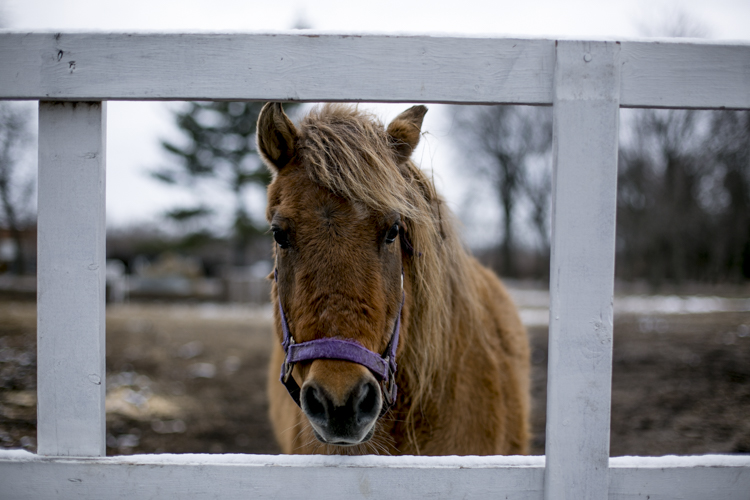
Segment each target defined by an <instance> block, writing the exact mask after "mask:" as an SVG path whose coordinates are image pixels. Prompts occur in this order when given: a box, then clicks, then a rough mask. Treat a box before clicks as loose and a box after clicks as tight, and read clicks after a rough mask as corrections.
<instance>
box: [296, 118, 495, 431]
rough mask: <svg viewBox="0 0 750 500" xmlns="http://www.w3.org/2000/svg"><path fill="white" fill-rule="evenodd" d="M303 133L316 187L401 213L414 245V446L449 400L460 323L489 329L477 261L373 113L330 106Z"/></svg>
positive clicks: (410, 418) (402, 366) (410, 363)
mask: <svg viewBox="0 0 750 500" xmlns="http://www.w3.org/2000/svg"><path fill="white" fill-rule="evenodd" d="M298 133H299V142H298V147H299V149H298V153H299V156H300V160H301V163H302V165H303V166H304V168H305V169H306V171H307V173H308V175H309V177H310V179H311V180H312V181H313V182H315V183H317V184H319V185H320V186H323V187H325V188H327V189H329V190H331V191H332V192H334V193H336V194H338V195H340V196H342V197H344V198H347V199H350V200H356V201H359V202H361V203H364V204H365V205H366V206H368V207H369V208H370V209H372V210H374V211H376V212H377V213H383V214H389V213H392V212H393V211H397V212H398V213H399V214H400V215H401V217H402V221H403V223H404V225H405V231H406V236H407V237H408V239H409V241H410V242H411V245H412V246H413V248H414V252H413V254H412V255H408V254H407V256H406V257H405V259H406V260H405V266H404V268H405V269H404V271H405V273H406V274H407V279H409V280H410V283H411V286H412V290H411V299H412V302H411V307H410V309H409V311H410V317H409V319H408V324H409V327H408V330H407V332H408V339H405V340H407V342H406V343H405V346H404V349H405V351H404V353H403V354H402V355H401V356H402V357H401V359H400V360H399V370H404V372H405V375H406V377H407V380H408V390H409V397H410V400H411V405H410V408H409V413H408V415H407V416H406V427H407V431H408V432H409V438H410V440H411V441H412V443H413V444H414V445H415V446H416V442H417V441H416V436H415V434H414V432H415V431H414V429H415V423H416V421H417V420H418V419H421V418H423V415H424V414H425V410H428V408H427V406H430V407H431V409H434V408H435V407H439V406H440V405H441V403H442V401H443V399H444V398H446V397H450V394H449V393H448V391H447V390H446V387H447V384H446V382H447V381H448V377H449V376H450V372H451V367H453V368H456V360H455V359H454V358H452V356H454V355H455V354H456V353H457V351H458V349H457V348H458V343H459V342H460V341H461V339H459V338H458V337H459V336H458V335H454V333H457V332H458V331H459V325H461V326H462V328H461V330H462V331H463V332H483V331H484V330H485V329H482V328H476V327H475V326H476V325H474V324H471V323H473V322H478V320H477V319H476V318H480V317H482V314H483V312H482V311H480V310H479V309H482V307H483V306H482V305H481V304H482V302H481V301H480V300H478V291H477V288H476V285H475V281H476V280H475V279H472V273H471V269H472V266H471V263H470V259H471V257H470V256H469V254H468V253H467V251H466V249H465V248H464V246H463V245H462V243H461V240H460V238H459V236H458V234H457V231H456V229H455V227H456V225H457V224H456V223H455V221H454V218H453V215H452V214H451V212H450V210H448V208H447V207H446V205H445V202H444V201H443V199H442V198H441V197H440V196H439V195H438V194H437V191H436V190H435V187H434V185H433V183H432V181H431V180H430V179H429V178H428V177H427V176H426V175H425V173H424V172H423V171H422V170H421V169H420V168H419V167H417V166H416V165H415V164H414V163H413V162H412V161H411V160H406V161H401V162H399V161H398V160H397V156H396V155H395V154H394V151H393V138H391V137H389V136H388V134H387V132H386V129H385V127H384V126H383V123H382V122H380V121H379V120H378V119H377V118H376V117H375V116H374V115H372V114H371V113H368V112H366V111H363V110H360V109H358V108H357V107H353V106H347V105H342V104H325V105H323V106H321V107H317V108H315V109H313V111H311V112H310V113H309V114H308V116H307V117H306V118H305V119H303V121H302V122H301V123H300V126H299V129H298ZM473 309H477V310H476V311H475V310H473ZM467 322H470V323H469V324H467ZM467 340H468V341H471V340H469V339H464V340H463V342H466V341H467ZM474 340H475V341H482V340H484V339H474ZM429 413H432V412H429Z"/></svg>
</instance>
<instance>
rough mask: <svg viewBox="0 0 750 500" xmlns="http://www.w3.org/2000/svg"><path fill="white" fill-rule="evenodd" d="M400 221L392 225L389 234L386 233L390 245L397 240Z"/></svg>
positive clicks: (386, 240) (386, 239)
mask: <svg viewBox="0 0 750 500" xmlns="http://www.w3.org/2000/svg"><path fill="white" fill-rule="evenodd" d="M398 228H399V226H398V222H397V223H395V224H394V225H392V226H391V228H390V229H389V230H388V234H386V235H385V242H386V243H388V244H389V245H390V244H391V243H393V242H394V241H396V238H398Z"/></svg>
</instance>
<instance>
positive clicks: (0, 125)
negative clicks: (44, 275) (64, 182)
mask: <svg viewBox="0 0 750 500" xmlns="http://www.w3.org/2000/svg"><path fill="white" fill-rule="evenodd" d="M31 137H32V136H31V133H30V132H29V115H28V113H27V111H26V110H25V109H24V108H23V107H20V106H18V105H16V104H15V103H9V102H0V226H2V227H3V228H5V229H7V230H8V232H9V233H10V236H11V239H12V241H13V243H14V246H15V260H14V262H13V264H12V270H13V271H15V272H16V273H18V274H23V273H24V272H25V271H26V262H25V258H24V245H23V237H22V232H23V230H24V229H26V228H27V227H28V226H29V225H31V224H32V223H33V220H34V208H33V207H34V189H35V187H36V178H35V176H34V174H33V172H29V171H28V170H29V169H28V168H24V167H27V165H24V158H23V154H24V152H25V150H26V148H27V146H28V144H29V142H30V140H31Z"/></svg>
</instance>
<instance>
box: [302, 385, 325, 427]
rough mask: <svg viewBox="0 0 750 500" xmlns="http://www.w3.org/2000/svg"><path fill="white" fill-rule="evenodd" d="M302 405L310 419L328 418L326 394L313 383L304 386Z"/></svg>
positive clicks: (321, 419)
mask: <svg viewBox="0 0 750 500" xmlns="http://www.w3.org/2000/svg"><path fill="white" fill-rule="evenodd" d="M302 407H303V409H304V411H305V413H307V416H308V417H309V418H310V419H313V420H318V421H325V420H326V402H325V396H324V395H323V394H321V391H319V390H318V388H317V387H315V386H313V385H306V386H305V387H303V388H302Z"/></svg>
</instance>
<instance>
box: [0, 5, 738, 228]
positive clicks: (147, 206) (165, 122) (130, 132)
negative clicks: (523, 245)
mask: <svg viewBox="0 0 750 500" xmlns="http://www.w3.org/2000/svg"><path fill="white" fill-rule="evenodd" d="M680 15H685V16H687V17H688V18H690V19H692V20H694V21H695V22H696V23H698V24H700V25H701V26H702V27H703V28H704V29H705V30H706V34H707V35H708V37H709V38H714V39H722V40H750V0H711V1H707V0H684V1H674V0H631V1H623V0H611V1H601V0H599V1H596V0H568V1H561V0H523V1H513V2H510V1H499V0H494V1H492V0H461V1H445V0H415V1H410V0H378V1H370V0H367V1H363V0H317V1H312V0H307V1H305V0H274V1H268V0H266V1H251V0H179V1H162V0H117V1H113V0H0V20H2V22H3V24H4V25H5V27H7V28H10V29H13V30H56V31H58V30H78V31H80V30H85V31H90V30H97V31H143V30H148V31H195V30H201V31H217V30H239V31H246V30H253V31H259V30H260V31H262V30H282V29H288V28H290V27H293V26H295V25H300V24H303V25H306V26H310V27H312V28H314V29H321V30H337V31H366V32H380V33H382V32H410V33H427V32H429V33H451V34H460V33H467V34H492V35H498V34H508V35H524V36H545V37H566V38H613V37H614V38H633V37H638V36H642V35H644V34H647V33H650V31H649V30H653V29H654V28H655V27H656V26H661V25H663V24H664V23H669V22H670V20H673V19H675V18H676V17H677V16H680ZM179 105H180V104H179V103H132V102H110V103H109V105H108V143H107V148H108V150H107V183H108V188H107V219H108V224H109V225H110V226H111V225H123V224H130V223H136V222H143V221H155V220H158V214H159V213H161V212H162V211H163V210H165V209H166V208H169V207H172V206H174V205H175V204H179V203H183V202H187V201H188V200H189V199H190V196H189V195H188V194H186V193H181V192H178V191H176V190H174V189H171V188H169V187H166V186H163V185H160V184H159V183H157V182H156V181H154V180H152V179H150V178H149V177H148V175H147V174H146V172H147V170H148V169H149V168H153V167H157V166H159V165H161V164H163V163H164V162H165V161H166V160H167V157H166V156H165V155H164V153H162V151H161V150H160V146H159V142H158V140H159V138H160V137H161V138H167V137H170V138H174V137H175V134H176V131H175V128H174V126H173V125H172V120H171V116H170V112H169V110H170V109H174V107H175V106H179ZM402 108H404V105H387V106H385V105H379V106H376V110H377V112H378V113H379V114H380V115H381V117H382V118H383V119H384V120H385V121H387V120H388V119H390V118H392V117H393V116H395V115H396V114H397V113H398V112H399V111H400V110H401V109H402ZM431 108H432V109H431V112H430V113H428V115H427V118H426V119H425V126H424V128H425V129H426V130H428V131H430V133H431V135H430V136H429V137H428V139H427V141H426V142H427V144H426V148H425V149H424V150H421V151H418V152H417V160H421V162H422V164H423V166H426V167H427V168H430V167H433V166H434V168H435V170H436V176H437V180H438V183H439V185H442V186H443V188H444V190H445V191H447V193H446V194H447V195H448V196H449V202H450V203H451V204H452V205H453V206H454V208H455V207H458V206H459V205H460V204H461V202H462V201H461V200H462V197H463V196H464V194H463V193H462V192H461V190H460V189H451V186H453V185H454V182H453V181H454V179H451V175H452V173H451V171H450V169H447V168H446V165H447V164H448V163H449V162H450V161H451V160H452V158H451V155H452V154H453V153H452V151H451V150H450V148H449V147H448V146H447V145H446V144H445V135H446V134H448V133H449V129H448V128H447V127H446V124H445V123H444V121H445V120H441V116H442V115H441V113H440V111H441V109H440V107H439V106H434V105H433V106H431ZM493 209H494V207H493ZM489 212H492V210H490V209H489V207H488V213H489Z"/></svg>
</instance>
